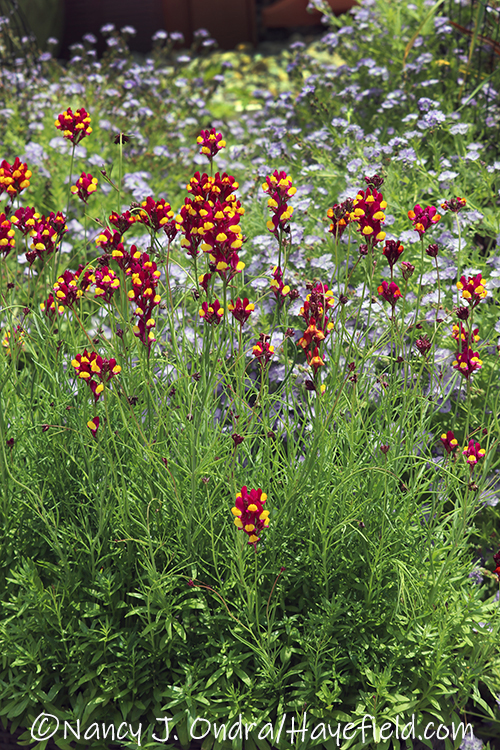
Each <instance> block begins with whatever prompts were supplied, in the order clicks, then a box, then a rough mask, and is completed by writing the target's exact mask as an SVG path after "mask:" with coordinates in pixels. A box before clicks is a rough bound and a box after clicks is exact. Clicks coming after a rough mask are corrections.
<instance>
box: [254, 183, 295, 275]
mask: <svg viewBox="0 0 500 750" xmlns="http://www.w3.org/2000/svg"><path fill="white" fill-rule="evenodd" d="M262 190H263V191H264V192H265V193H267V194H268V195H269V199H268V201H267V206H268V208H269V209H270V211H271V214H272V216H271V218H270V219H269V221H268V222H267V228H268V229H269V231H270V232H272V233H273V234H274V236H275V237H276V239H277V240H278V244H279V251H278V267H279V268H281V254H282V251H283V244H284V243H283V240H284V237H285V235H287V234H290V225H289V222H290V219H291V218H292V215H293V207H292V206H289V205H288V202H287V201H288V199H289V198H292V196H294V195H295V193H296V192H297V188H295V187H293V184H292V178H291V177H289V176H288V175H287V174H286V172H278V170H275V171H274V172H273V173H272V175H269V176H268V177H266V181H265V182H264V184H263V185H262ZM286 261H287V258H286V254H285V258H284V263H283V271H285V270H286Z"/></svg>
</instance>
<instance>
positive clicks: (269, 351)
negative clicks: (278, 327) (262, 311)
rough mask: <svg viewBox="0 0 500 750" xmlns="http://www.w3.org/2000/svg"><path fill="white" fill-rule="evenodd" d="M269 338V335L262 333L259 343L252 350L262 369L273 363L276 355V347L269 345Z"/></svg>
mask: <svg viewBox="0 0 500 750" xmlns="http://www.w3.org/2000/svg"><path fill="white" fill-rule="evenodd" d="M268 338H269V336H268V335H267V334H265V333H261V334H260V336H259V341H258V342H257V343H256V344H255V345H254V347H253V349H252V351H253V356H254V357H255V359H256V360H257V362H258V363H259V364H260V366H261V367H265V366H266V365H267V363H268V362H270V361H271V359H272V356H273V354H274V346H273V345H272V344H270V343H269V341H268Z"/></svg>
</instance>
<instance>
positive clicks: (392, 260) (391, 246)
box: [382, 240, 404, 272]
mask: <svg viewBox="0 0 500 750" xmlns="http://www.w3.org/2000/svg"><path fill="white" fill-rule="evenodd" d="M403 251H404V247H403V245H402V244H401V243H400V242H399V241H396V240H387V241H386V243H385V245H384V249H383V250H382V253H383V254H384V256H385V258H387V262H388V264H389V266H390V268H391V272H392V269H393V268H394V266H395V265H396V263H397V262H398V260H399V258H400V257H401V255H402V253H403Z"/></svg>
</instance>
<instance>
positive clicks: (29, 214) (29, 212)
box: [11, 206, 40, 237]
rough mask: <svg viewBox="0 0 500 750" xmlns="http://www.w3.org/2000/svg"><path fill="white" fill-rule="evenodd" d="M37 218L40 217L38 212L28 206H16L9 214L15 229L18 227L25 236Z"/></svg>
mask: <svg viewBox="0 0 500 750" xmlns="http://www.w3.org/2000/svg"><path fill="white" fill-rule="evenodd" d="M38 219H40V214H39V213H37V212H36V210H35V209H34V208H30V207H29V206H26V207H22V208H18V209H17V211H15V212H14V214H13V215H12V216H11V221H12V223H13V225H14V226H15V227H16V229H19V231H20V232H21V233H22V234H23V235H24V236H25V237H26V235H28V234H29V233H30V232H31V231H32V229H33V227H34V226H35V224H36V222H37V221H38Z"/></svg>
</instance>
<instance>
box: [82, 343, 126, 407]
mask: <svg viewBox="0 0 500 750" xmlns="http://www.w3.org/2000/svg"><path fill="white" fill-rule="evenodd" d="M71 364H72V365H73V367H74V368H75V371H76V373H77V375H78V377H79V378H81V379H82V380H85V382H86V383H88V385H89V387H90V389H91V391H92V393H93V394H94V398H95V401H96V403H97V401H98V400H99V398H100V396H101V393H102V392H103V390H104V386H105V385H106V384H107V383H109V381H110V380H111V379H112V378H113V377H114V376H115V375H118V374H119V373H120V372H121V369H122V368H121V367H120V365H119V364H117V362H116V359H114V358H111V359H106V358H105V357H101V355H100V354H98V353H97V352H90V354H89V352H88V351H87V350H86V349H85V350H84V352H83V354H77V355H76V357H75V358H74V359H73V360H72V361H71ZM94 378H97V380H94Z"/></svg>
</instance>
